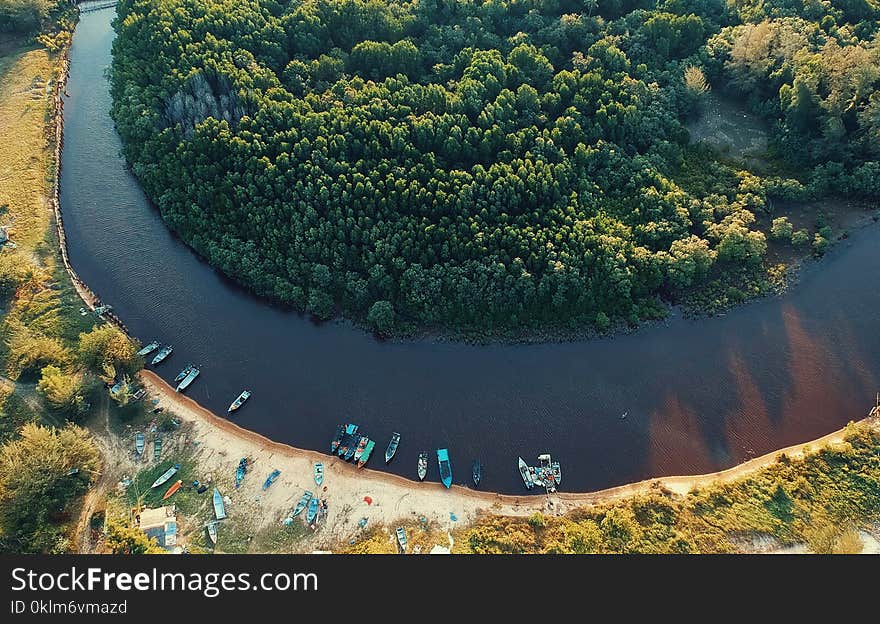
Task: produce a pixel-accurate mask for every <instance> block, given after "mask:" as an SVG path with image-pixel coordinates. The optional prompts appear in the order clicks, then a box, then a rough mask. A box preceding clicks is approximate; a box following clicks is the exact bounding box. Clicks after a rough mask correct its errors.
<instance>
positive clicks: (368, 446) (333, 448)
mask: <svg viewBox="0 0 880 624" xmlns="http://www.w3.org/2000/svg"><path fill="white" fill-rule="evenodd" d="M399 445H400V434H399V433H394V434H393V435H392V436H391V441H390V442H389V443H388V447H387V448H386V449H385V463H386V464H387V463H388V462H390V461H391V460H392V458H393V457H394V455H395V453H397V447H398V446H399ZM375 446H376V441H375V440H371V439H370V438H369V437H368V436H365V435H363V432H359V431H358V425H355V424H354V423H349V424H347V425H339V426H338V427H337V428H336V435H335V436H334V437H333V441H332V442H330V453H331V454H335V455H338V456H339V457H341V458H342V459H344V460H345V461H349V460H354V462H355V463H356V464H357V465H358V468H363V467H364V466H365V465H366V463H367V462H368V461H370V457H371V456H372V454H373V449H374V448H375Z"/></svg>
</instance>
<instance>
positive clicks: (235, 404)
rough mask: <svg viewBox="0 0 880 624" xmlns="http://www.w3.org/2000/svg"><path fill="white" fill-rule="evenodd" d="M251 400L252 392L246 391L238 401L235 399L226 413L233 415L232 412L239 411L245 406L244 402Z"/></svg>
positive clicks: (240, 395)
mask: <svg viewBox="0 0 880 624" xmlns="http://www.w3.org/2000/svg"><path fill="white" fill-rule="evenodd" d="M249 398H251V391H250V390H244V391H243V392H242V393H241V394H239V395H238V398H237V399H235V400H234V401H233V402H232V403H230V405H229V409H227V410H226V413H227V414H231V413H232V412H234V411H235V410H237V409H238V408H239V407H241V406H242V405H243V404H244V402H245V401H247V400H248V399H249Z"/></svg>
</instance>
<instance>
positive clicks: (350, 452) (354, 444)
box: [342, 438, 360, 461]
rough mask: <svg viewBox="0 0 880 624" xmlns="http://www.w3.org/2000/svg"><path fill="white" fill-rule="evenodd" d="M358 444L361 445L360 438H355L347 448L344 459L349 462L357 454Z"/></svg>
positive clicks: (343, 455)
mask: <svg viewBox="0 0 880 624" xmlns="http://www.w3.org/2000/svg"><path fill="white" fill-rule="evenodd" d="M358 444H360V438H353V439H352V441H351V442H349V443H348V445H347V446H346V447H345V453H343V454H342V459H344V460H345V461H348V460H350V459H351V458H352V457H354V454H355V453H356V452H357V447H358Z"/></svg>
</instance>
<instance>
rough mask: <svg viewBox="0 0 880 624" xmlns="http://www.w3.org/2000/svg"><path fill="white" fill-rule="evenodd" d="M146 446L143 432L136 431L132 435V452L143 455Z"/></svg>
mask: <svg viewBox="0 0 880 624" xmlns="http://www.w3.org/2000/svg"><path fill="white" fill-rule="evenodd" d="M145 446H146V439H145V438H144V432H143V431H138V432H137V433H136V434H135V435H134V450H135V451H136V452H137V454H138V455H143V454H144V447H145Z"/></svg>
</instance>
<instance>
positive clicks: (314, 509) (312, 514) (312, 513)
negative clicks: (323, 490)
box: [306, 496, 321, 524]
mask: <svg viewBox="0 0 880 624" xmlns="http://www.w3.org/2000/svg"><path fill="white" fill-rule="evenodd" d="M320 502H321V501H319V500H318V497H317V496H314V497H312V500H310V501H309V511H308V513H307V514H306V524H312V523H313V522H314V521H315V518H316V517H317V516H318V504H319V503H320Z"/></svg>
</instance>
